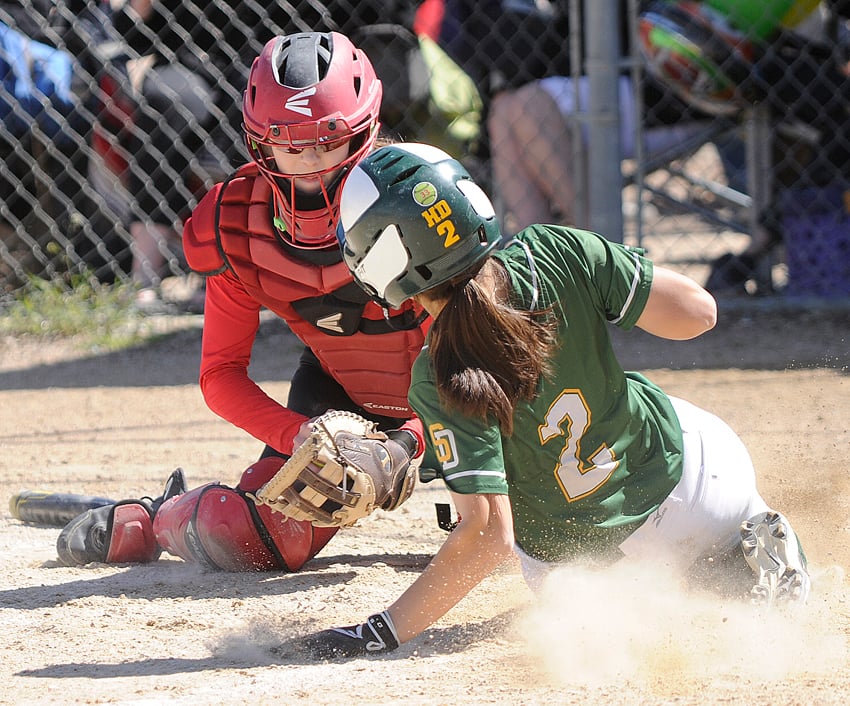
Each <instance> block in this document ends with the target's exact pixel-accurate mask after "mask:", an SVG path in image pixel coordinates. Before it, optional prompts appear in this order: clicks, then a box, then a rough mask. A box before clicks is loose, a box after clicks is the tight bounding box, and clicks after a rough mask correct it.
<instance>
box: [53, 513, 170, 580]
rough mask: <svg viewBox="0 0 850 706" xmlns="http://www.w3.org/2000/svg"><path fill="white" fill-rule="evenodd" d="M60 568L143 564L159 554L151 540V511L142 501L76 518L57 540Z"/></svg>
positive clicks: (157, 547)
mask: <svg viewBox="0 0 850 706" xmlns="http://www.w3.org/2000/svg"><path fill="white" fill-rule="evenodd" d="M56 550H57V552H58V554H59V559H60V561H61V562H62V563H63V564H66V565H68V566H73V565H75V564H88V563H89V562H92V561H102V562H106V563H109V564H124V563H146V562H149V561H154V560H155V559H156V558H157V557H158V556H159V553H160V548H159V546H158V545H157V542H156V539H155V537H154V530H153V522H152V521H151V510H150V508H149V507H148V506H147V505H145V504H144V502H142V501H138V500H126V501H124V502H120V503H116V504H115V505H108V506H104V507H99V508H96V509H94V510H87V511H86V512H84V513H82V514H80V515H78V516H77V517H75V518H74V519H73V520H71V522H69V523H68V524H67V525H66V526H65V527H64V529H63V530H62V532H61V533H60V534H59V538H58V539H57V540H56Z"/></svg>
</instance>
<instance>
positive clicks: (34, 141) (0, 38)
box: [0, 0, 88, 225]
mask: <svg viewBox="0 0 850 706" xmlns="http://www.w3.org/2000/svg"><path fill="white" fill-rule="evenodd" d="M84 4H85V3H84V2H78V3H61V6H62V7H63V8H66V9H67V10H69V12H65V13H62V12H60V8H59V5H60V3H55V2H47V1H46V0H44V1H43V0H30V1H29V2H7V1H6V0H3V1H2V2H0V81H2V86H3V90H2V91H0V123H1V124H0V159H2V161H3V164H2V175H0V176H1V177H2V178H0V198H2V201H3V203H4V205H5V207H6V208H7V209H9V210H10V212H11V214H12V215H13V216H14V217H15V218H16V219H24V218H26V217H27V216H28V215H29V214H30V213H31V212H32V211H33V208H34V203H35V201H36V200H40V199H41V197H42V195H43V193H41V192H45V193H46V192H47V191H49V190H50V189H51V187H52V189H53V191H54V193H55V194H62V195H64V201H65V204H66V205H68V203H69V200H70V199H71V198H72V197H73V195H74V194H75V193H76V192H77V190H78V186H77V182H76V181H74V179H73V178H72V175H73V174H76V176H77V177H78V178H79V176H80V174H85V168H84V166H82V164H83V163H84V161H85V155H84V154H83V153H81V152H80V151H79V150H78V147H77V141H78V140H79V137H80V135H86V134H87V132H88V123H87V121H86V119H85V117H84V110H83V109H82V108H83V105H82V104H83V93H84V92H85V87H84V85H83V84H82V81H81V77H80V75H79V72H78V65H77V62H76V60H75V57H74V55H73V54H72V51H73V49H75V48H76V47H75V43H74V42H73V40H72V38H71V36H70V30H71V25H70V21H69V17H73V15H72V14H70V13H77V14H78V13H79V12H80V11H81V9H82V7H83V6H84ZM75 138H77V140H75ZM72 167H73V168H72ZM17 183H23V184H25V185H26V186H27V189H26V190H25V191H24V192H22V191H21V190H18V189H16V184H17ZM27 192H28V193H29V195H28V196H26V195H25V194H26V193H27ZM41 200H43V199H41ZM51 202H52V203H51V204H50V205H48V204H46V203H43V204H42V205H43V206H44V207H46V208H47V209H48V210H50V209H51V208H52V206H54V205H55V199H51ZM62 211H63V212H57V213H55V214H53V215H54V216H56V217H57V218H60V220H62V222H63V223H64V224H66V225H67V220H68V218H69V217H70V214H69V213H68V212H67V209H62Z"/></svg>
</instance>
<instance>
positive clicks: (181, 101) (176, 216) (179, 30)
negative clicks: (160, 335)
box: [113, 0, 215, 310]
mask: <svg viewBox="0 0 850 706" xmlns="http://www.w3.org/2000/svg"><path fill="white" fill-rule="evenodd" d="M113 10H114V13H113V25H114V29H115V31H116V32H117V34H118V35H119V36H120V37H121V39H122V40H123V48H124V50H125V52H126V54H125V56H124V57H122V59H126V63H124V64H123V66H122V65H121V63H120V60H118V61H117V62H115V64H114V66H117V67H119V68H120V69H123V70H125V71H126V76H125V80H124V82H123V83H122V85H121V90H122V92H123V94H124V96H125V97H127V96H129V97H130V98H131V99H132V104H133V110H132V112H131V115H130V116H129V117H130V119H131V121H132V124H131V125H129V126H125V130H124V131H123V139H124V140H125V142H124V144H123V145H122V146H123V147H124V148H125V149H126V151H127V153H128V154H129V155H131V156H132V162H131V164H130V166H129V170H128V171H129V174H128V180H129V183H128V189H129V193H130V195H131V197H132V198H133V199H134V201H135V203H133V204H132V205H131V209H130V211H131V214H130V224H129V230H130V235H131V237H132V241H133V264H132V276H133V281H134V282H135V283H136V285H137V286H138V287H139V293H138V295H137V297H138V299H137V302H138V305H139V306H140V308H143V309H148V310H154V309H157V308H159V307H160V306H161V301H160V299H159V297H158V293H157V287H158V285H159V284H160V281H161V278H162V277H163V276H164V274H165V273H166V261H167V259H168V258H171V257H175V256H174V254H173V252H174V251H175V250H179V245H178V244H179V240H180V235H179V234H180V230H181V229H182V220H183V219H184V218H185V217H186V216H188V214H189V213H190V212H191V209H192V207H193V206H194V205H195V203H196V191H197V190H198V189H199V185H198V184H195V183H193V182H192V179H193V176H194V174H193V173H192V167H193V165H194V164H196V163H197V160H198V157H199V155H200V153H201V149H202V147H204V145H205V138H206V136H207V134H208V129H207V128H208V127H209V126H208V121H209V118H210V117H211V108H212V106H213V104H214V100H215V90H214V88H213V86H214V79H213V78H212V77H211V76H210V73H209V71H208V70H207V68H208V67H207V66H206V65H205V63H206V61H207V59H206V58H205V57H204V56H203V55H200V53H199V52H198V51H197V50H196V47H195V46H193V44H190V43H189V42H188V41H187V40H188V38H189V37H191V33H192V30H193V29H194V28H196V27H198V24H199V20H198V16H197V15H196V14H195V13H192V12H190V11H189V10H188V8H187V6H186V4H185V3H184V2H182V0H164V1H160V0H156V1H154V0H128V1H127V2H126V3H123V4H121V5H120V6H119V7H113Z"/></svg>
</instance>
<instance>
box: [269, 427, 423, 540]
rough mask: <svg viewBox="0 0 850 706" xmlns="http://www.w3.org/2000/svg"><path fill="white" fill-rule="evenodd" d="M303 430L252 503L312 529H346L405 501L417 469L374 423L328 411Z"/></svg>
mask: <svg viewBox="0 0 850 706" xmlns="http://www.w3.org/2000/svg"><path fill="white" fill-rule="evenodd" d="M305 427H306V428H308V429H309V435H308V436H307V438H306V439H305V440H304V441H303V442H302V443H301V445H300V446H298V447H297V448H296V449H295V450H294V451H293V452H292V456H291V457H290V458H289V459H288V460H287V461H286V463H285V464H284V465H283V466H282V467H281V469H280V470H279V471H278V472H277V473H276V474H275V475H274V476H273V477H272V478H271V480H269V481H268V482H267V483H266V484H265V485H264V486H263V487H262V488H260V489H259V490H258V491H257V494H256V497H255V498H254V500H255V502H257V503H258V504H262V505H268V506H269V507H271V508H272V509H273V510H277V511H278V512H282V513H283V514H284V515H286V516H287V517H291V518H292V519H294V520H309V521H310V522H311V523H312V524H313V525H315V526H317V527H348V526H350V525H353V524H354V523H355V522H357V520H359V519H360V518H362V517H366V516H367V515H369V514H370V513H371V512H372V511H373V510H374V509H375V508H381V509H383V510H394V509H395V508H397V507H398V506H399V505H401V503H403V502H404V501H405V500H407V498H409V497H410V494H411V493H412V492H413V487H414V485H415V483H416V468H415V467H414V465H413V464H411V460H410V456H409V455H408V453H407V450H406V449H405V448H404V446H403V445H402V444H400V443H398V442H396V441H393V440H392V439H390V438H389V437H388V436H387V435H386V434H385V433H384V432H381V431H377V425H376V424H375V423H374V422H370V421H368V420H366V419H364V418H363V417H361V416H359V415H357V414H354V413H353V412H344V411H331V412H326V413H325V414H323V415H322V416H320V417H317V418H316V419H313V420H311V421H310V422H308V423H307V424H305ZM297 441H298V438H297V437H296V443H297Z"/></svg>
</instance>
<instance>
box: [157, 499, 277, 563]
mask: <svg viewBox="0 0 850 706" xmlns="http://www.w3.org/2000/svg"><path fill="white" fill-rule="evenodd" d="M154 531H155V533H156V538H157V541H158V542H159V544H160V546H162V548H163V549H165V550H166V551H168V552H169V553H171V554H174V555H176V556H179V557H180V558H182V559H185V560H186V561H195V562H198V563H199V564H203V565H205V566H209V567H211V568H214V569H223V570H225V571H251V570H264V569H276V568H277V563H276V562H275V558H274V556H272V554H271V552H270V551H269V550H268V548H267V547H266V546H265V545H264V544H263V541H262V540H261V539H260V536H259V533H258V532H257V530H256V528H255V527H254V522H253V519H252V518H251V515H250V512H249V511H248V508H247V505H246V502H245V500H244V499H243V498H242V496H241V495H239V494H238V493H237V492H236V491H234V490H233V489H232V488H228V487H227V486H224V485H219V484H217V483H208V484H207V485H202V486H200V487H199V488H195V489H194V490H192V491H190V492H188V493H184V494H183V495H178V496H177V497H175V498H172V499H171V500H168V501H167V502H165V503H163V504H162V506H161V507H160V508H159V511H158V512H157V513H156V517H155V518H154Z"/></svg>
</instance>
